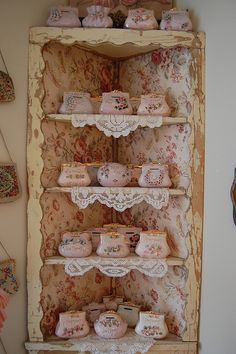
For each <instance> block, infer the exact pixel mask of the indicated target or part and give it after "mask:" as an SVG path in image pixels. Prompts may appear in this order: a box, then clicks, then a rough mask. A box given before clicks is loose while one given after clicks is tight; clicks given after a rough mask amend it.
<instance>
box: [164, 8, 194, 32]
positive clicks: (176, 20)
mask: <svg viewBox="0 0 236 354" xmlns="http://www.w3.org/2000/svg"><path fill="white" fill-rule="evenodd" d="M160 29H162V30H167V31H192V22H191V20H190V17H189V13H188V11H185V10H176V9H172V10H170V11H163V12H162V20H161V23H160Z"/></svg>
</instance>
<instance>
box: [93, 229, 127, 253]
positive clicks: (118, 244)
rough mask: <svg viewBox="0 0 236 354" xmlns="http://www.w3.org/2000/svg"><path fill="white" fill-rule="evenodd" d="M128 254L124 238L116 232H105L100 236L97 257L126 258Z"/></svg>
mask: <svg viewBox="0 0 236 354" xmlns="http://www.w3.org/2000/svg"><path fill="white" fill-rule="evenodd" d="M129 253H130V250H129V245H128V244H127V243H126V238H125V236H124V235H123V234H120V233H118V232H107V233H105V234H101V235H100V243H99V245H98V248H97V255H98V256H101V257H118V258H119V257H126V256H128V255H129Z"/></svg>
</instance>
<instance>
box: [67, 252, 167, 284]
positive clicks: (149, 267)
mask: <svg viewBox="0 0 236 354" xmlns="http://www.w3.org/2000/svg"><path fill="white" fill-rule="evenodd" d="M92 268H97V269H99V270H100V271H101V272H102V273H103V274H106V275H108V276H112V277H123V276H125V275H126V274H128V273H129V272H130V271H131V270H138V271H139V272H141V273H143V274H145V275H147V276H150V277H157V278H162V277H164V275H165V274H166V272H167V270H168V265H167V262H166V260H165V259H148V258H146V259H145V258H141V257H138V256H135V255H134V256H128V257H124V258H107V257H106V258H105V257H99V256H96V255H92V256H90V257H85V258H71V259H68V258H67V259H66V260H65V272H66V273H67V274H69V275H70V276H81V275H84V274H85V273H86V272H88V271H89V270H91V269H92Z"/></svg>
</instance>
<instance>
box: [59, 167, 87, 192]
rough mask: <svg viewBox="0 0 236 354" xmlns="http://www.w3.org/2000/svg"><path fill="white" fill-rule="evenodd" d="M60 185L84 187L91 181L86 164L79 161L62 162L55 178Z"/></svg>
mask: <svg viewBox="0 0 236 354" xmlns="http://www.w3.org/2000/svg"><path fill="white" fill-rule="evenodd" d="M57 183H58V184H59V185H60V186H61V187H76V186H77V187H86V186H88V185H89V184H90V183H91V179H90V177H89V174H88V171H87V166H86V164H82V163H80V162H71V163H64V164H62V165H61V173H60V175H59V178H58V180H57Z"/></svg>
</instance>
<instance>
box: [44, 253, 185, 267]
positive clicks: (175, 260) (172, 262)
mask: <svg viewBox="0 0 236 354" xmlns="http://www.w3.org/2000/svg"><path fill="white" fill-rule="evenodd" d="M94 256H95V257H97V258H101V257H99V256H96V255H93V257H94ZM131 257H132V258H138V256H136V255H133V256H132V255H131V256H128V257H126V258H131ZM73 259H74V260H77V261H79V260H80V259H81V258H66V257H61V256H53V257H47V258H45V260H44V263H45V264H47V265H52V264H62V265H65V264H66V262H67V261H68V260H71V261H72V260H73ZM82 259H86V260H87V261H89V257H85V258H84V257H82ZM104 260H106V261H108V260H109V257H104ZM117 260H119V258H117ZM167 264H168V265H169V266H182V265H183V264H184V259H182V258H179V257H168V258H167Z"/></svg>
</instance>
